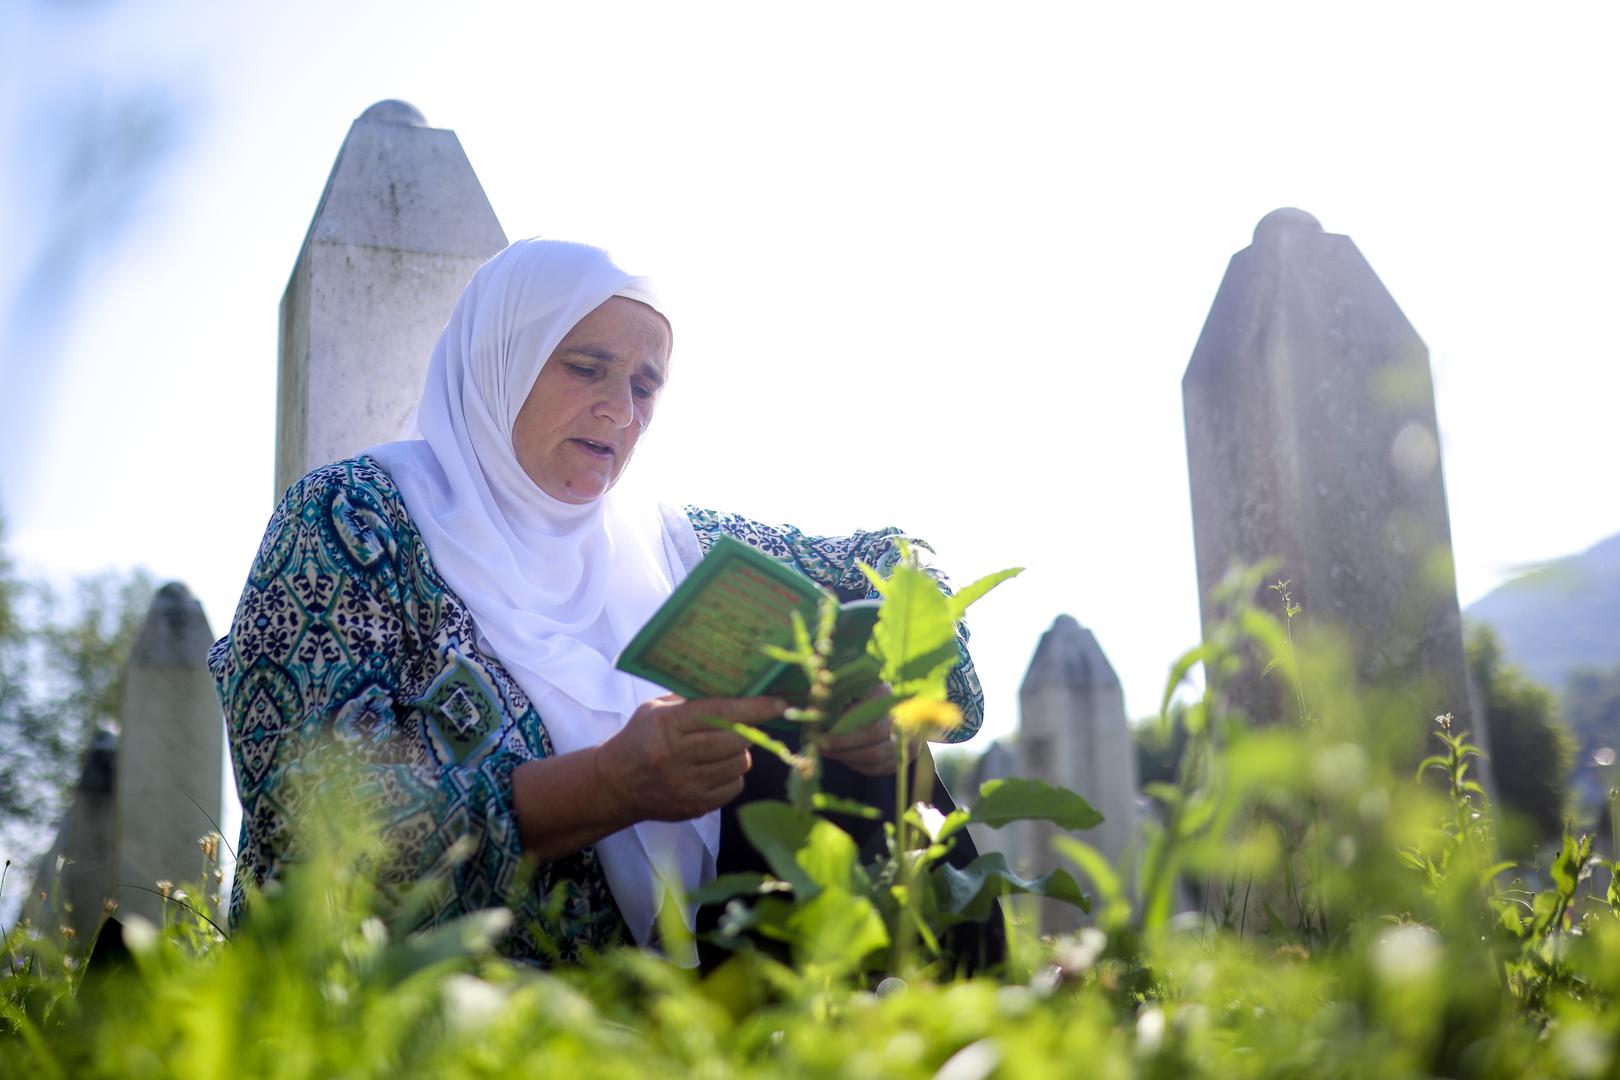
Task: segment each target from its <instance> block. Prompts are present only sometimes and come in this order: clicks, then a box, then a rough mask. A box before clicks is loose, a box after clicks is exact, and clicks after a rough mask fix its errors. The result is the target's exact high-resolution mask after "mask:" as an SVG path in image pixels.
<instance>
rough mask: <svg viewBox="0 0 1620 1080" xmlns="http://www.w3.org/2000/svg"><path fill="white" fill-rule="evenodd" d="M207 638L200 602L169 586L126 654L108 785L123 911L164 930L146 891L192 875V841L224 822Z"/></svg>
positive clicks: (219, 730) (155, 900) (195, 873)
mask: <svg viewBox="0 0 1620 1080" xmlns="http://www.w3.org/2000/svg"><path fill="white" fill-rule="evenodd" d="M213 640H214V634H213V631H211V630H210V629H209V628H208V617H207V616H206V615H204V614H203V609H202V605H201V604H199V603H198V602H197V601H196V600H195V599H194V598H193V597H192V595H191V593H190V592H189V591H188V590H187V589H186V587H185V586H184V585H181V584H179V583H178V582H171V583H169V584H168V585H165V586H163V588H161V589H159V590H158V592H157V595H156V596H154V597H153V598H152V607H151V608H150V609H149V610H148V611H147V614H146V622H145V624H144V625H142V627H141V634H140V637H138V638H137V639H136V640H135V647H134V648H133V649H132V650H131V651H130V655H129V666H128V668H126V669H125V673H124V703H123V711H122V713H121V714H120V718H119V725H120V728H121V730H120V733H119V736H118V767H117V779H116V781H115V783H114V793H115V801H116V804H117V820H118V871H117V875H118V876H117V881H116V889H117V891H116V892H115V894H114V899H116V900H117V901H118V909H119V913H120V915H122V914H123V913H125V912H131V911H133V912H138V913H140V914H142V915H145V916H146V917H147V918H149V919H151V920H152V921H154V922H157V923H159V925H161V920H162V915H163V910H162V905H163V901H162V900H161V899H160V898H159V897H157V896H154V895H153V894H152V893H151V892H148V891H146V890H149V889H152V888H153V887H154V886H155V884H156V883H157V882H158V881H170V882H173V883H175V884H176V885H178V884H179V883H180V882H182V881H191V880H195V879H197V878H198V877H199V876H200V872H201V870H202V852H201V851H200V850H199V849H198V847H197V840H198V838H199V837H201V836H203V835H205V834H207V833H208V832H209V831H211V830H212V829H213V828H214V825H215V823H217V822H218V821H220V820H221V818H222V817H223V807H222V799H223V785H222V783H221V781H222V780H223V776H222V772H221V768H220V763H221V761H222V759H223V756H224V748H225V724H224V720H223V718H222V717H221V716H220V712H219V699H218V698H217V697H216V696H215V694H214V681H213V678H212V676H210V675H209V673H208V663H207V660H208V647H209V645H210V644H212V643H213ZM204 884H205V887H207V888H210V889H211V888H213V883H212V882H205V883H204ZM201 899H202V898H201V897H194V898H193V902H194V904H196V906H200V901H201Z"/></svg>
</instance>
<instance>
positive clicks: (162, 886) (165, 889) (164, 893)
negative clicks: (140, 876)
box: [157, 880, 174, 900]
mask: <svg viewBox="0 0 1620 1080" xmlns="http://www.w3.org/2000/svg"><path fill="white" fill-rule="evenodd" d="M157 891H158V895H159V896H161V897H163V899H165V900H167V899H168V898H169V894H170V893H172V892H174V882H172V881H168V880H164V881H160V882H158V883H157Z"/></svg>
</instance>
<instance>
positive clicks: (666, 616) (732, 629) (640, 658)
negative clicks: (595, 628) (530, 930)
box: [618, 536, 879, 705]
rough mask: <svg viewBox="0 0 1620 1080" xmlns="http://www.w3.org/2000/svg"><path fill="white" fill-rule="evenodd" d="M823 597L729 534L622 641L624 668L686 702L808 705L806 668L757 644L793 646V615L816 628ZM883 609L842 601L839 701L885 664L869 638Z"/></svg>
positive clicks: (836, 663) (835, 696) (868, 684)
mask: <svg viewBox="0 0 1620 1080" xmlns="http://www.w3.org/2000/svg"><path fill="white" fill-rule="evenodd" d="M823 595H824V594H823V593H822V591H821V589H820V588H819V587H818V586H817V585H816V584H815V583H814V582H812V581H811V580H810V579H809V578H807V577H805V576H804V575H803V574H800V573H799V572H798V571H796V570H794V569H793V568H792V567H790V566H787V565H785V564H783V563H779V562H777V561H776V560H775V559H773V558H771V557H770V556H769V555H766V554H765V553H763V552H761V551H758V550H756V549H754V548H752V547H749V546H748V545H747V544H745V543H743V542H742V541H740V540H733V539H732V538H731V537H729V536H722V537H720V538H719V539H717V540H716V541H715V542H714V544H713V546H711V547H710V548H709V553H708V554H707V555H705V556H704V557H703V560H702V561H701V562H699V563H698V564H697V566H696V567H694V568H693V570H692V572H691V573H690V574H688V575H687V576H686V580H684V581H682V582H681V583H680V585H678V586H676V588H675V591H674V592H673V593H671V594H670V596H669V599H668V600H665V601H664V604H663V606H662V607H660V608H659V609H658V610H657V611H655V612H653V615H652V618H650V619H648V620H647V625H645V626H643V627H642V628H641V630H640V631H638V632H637V634H636V636H635V637H634V638H632V639H631V641H630V644H628V645H626V646H625V647H624V652H622V653H621V654H620V655H619V661H618V668H619V670H621V671H627V672H629V673H630V674H631V675H635V676H637V677H639V678H642V679H646V680H647V681H648V682H654V683H657V684H658V685H659V686H662V687H664V688H665V689H668V690H673V691H674V692H675V693H677V694H680V695H681V696H682V697H686V698H704V697H752V696H754V695H756V694H774V695H776V696H778V697H781V698H783V699H784V700H785V701H787V702H788V703H789V704H790V705H803V704H805V703H806V701H807V699H808V697H809V692H810V684H809V682H808V681H806V679H805V677H804V672H803V671H802V670H801V669H800V668H798V667H797V666H796V665H793V664H788V663H784V662H783V661H781V660H777V659H774V658H772V657H770V656H767V655H766V654H765V653H764V651H763V650H762V649H761V648H760V646H762V645H776V646H780V647H782V648H792V646H793V612H795V611H797V612H799V614H800V615H802V616H803V617H804V621H805V624H806V626H808V627H809V628H810V629H811V632H812V633H814V630H815V626H816V618H817V607H818V605H819V604H820V602H821V598H822V596H823ZM878 606H879V601H877V600H853V601H850V602H848V603H845V604H842V605H840V608H839V613H838V622H837V625H836V627H835V629H834V632H833V653H832V658H831V665H830V666H831V669H832V670H834V671H840V670H842V671H843V675H842V676H841V677H840V678H839V679H838V680H837V681H836V682H835V683H834V684H833V688H832V690H833V693H832V700H833V701H834V703H835V704H839V705H841V704H843V703H847V702H849V701H852V700H855V699H856V698H859V697H862V696H864V695H865V694H866V693H867V692H868V691H870V690H871V688H872V687H873V686H875V685H877V682H878V664H877V661H876V660H875V659H873V658H872V657H870V656H869V655H867V652H866V643H867V641H868V640H869V639H870V638H871V636H872V629H873V627H874V626H876V625H877V613H878Z"/></svg>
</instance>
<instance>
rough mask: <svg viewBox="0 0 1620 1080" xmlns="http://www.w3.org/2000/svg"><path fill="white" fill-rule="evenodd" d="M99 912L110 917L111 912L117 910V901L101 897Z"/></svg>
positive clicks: (108, 897)
mask: <svg viewBox="0 0 1620 1080" xmlns="http://www.w3.org/2000/svg"><path fill="white" fill-rule="evenodd" d="M101 910H102V911H103V912H104V913H105V914H108V915H111V914H112V913H113V912H115V911H117V910H118V901H117V900H114V899H113V898H112V897H110V896H104V897H102V899H101Z"/></svg>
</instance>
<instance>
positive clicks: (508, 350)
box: [367, 240, 720, 944]
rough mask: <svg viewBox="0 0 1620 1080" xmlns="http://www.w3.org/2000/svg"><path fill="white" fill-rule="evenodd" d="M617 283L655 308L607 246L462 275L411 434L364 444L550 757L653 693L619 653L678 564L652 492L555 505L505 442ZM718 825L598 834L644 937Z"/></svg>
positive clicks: (558, 246)
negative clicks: (540, 727)
mask: <svg viewBox="0 0 1620 1080" xmlns="http://www.w3.org/2000/svg"><path fill="white" fill-rule="evenodd" d="M613 296H627V297H629V298H631V299H634V300H639V301H641V302H642V303H645V304H647V305H648V306H650V307H652V308H653V309H654V310H655V311H656V310H659V306H658V300H657V296H656V294H655V292H654V290H653V288H652V286H651V284H650V283H649V282H647V281H646V280H645V279H643V278H639V277H634V276H632V275H630V274H628V273H626V272H625V271H624V270H621V269H620V268H619V267H618V266H616V265H615V264H614V262H613V260H612V258H611V257H610V256H609V255H608V254H607V252H605V251H601V250H600V249H597V248H593V247H588V246H586V245H583V244H571V243H564V242H561V241H556V240H519V241H517V242H516V243H514V244H512V245H511V246H510V247H508V248H506V249H505V250H504V251H502V252H501V253H500V254H498V255H496V256H495V257H494V258H492V259H490V260H489V261H488V262H487V263H485V264H484V265H483V266H482V267H481V268H479V270H478V272H477V273H476V274H474V275H473V279H472V281H471V282H470V283H469V284H468V285H467V288H466V290H465V291H464V292H463V293H462V294H461V299H460V300H458V301H457V302H456V306H455V310H454V311H453V312H452V313H451V315H450V321H449V322H448V323H446V324H445V328H444V333H443V334H442V335H441V336H440V337H439V343H438V344H437V345H436V346H435V347H434V349H433V359H432V362H431V363H430V364H429V366H428V374H427V385H426V386H425V387H424V389H423V391H422V400H421V403H420V404H419V405H418V406H417V416H416V424H417V429H418V431H419V432H420V435H421V438H419V439H415V440H410V441H406V442H396V443H388V444H386V445H384V446H378V447H375V448H373V449H371V450H369V451H367V453H369V454H371V455H372V456H373V457H375V458H376V459H377V460H378V461H380V462H381V463H382V465H383V467H384V468H386V469H387V470H388V473H389V475H390V476H392V477H393V479H394V483H395V484H397V485H398V487H399V490H400V493H401V494H402V495H403V496H404V498H405V506H406V508H407V509H408V510H409V511H410V514H411V518H412V520H413V521H414V523H415V525H416V527H417V529H418V531H419V532H420V533H421V534H422V539H423V540H424V541H425V542H426V544H427V547H428V552H429V553H430V554H431V555H432V557H433V563H434V565H435V566H436V567H437V569H438V571H439V574H440V575H441V576H442V577H443V578H444V580H445V583H446V584H447V585H449V586H450V588H451V589H452V590H453V591H454V592H455V593H456V595H457V596H458V597H460V598H461V601H462V602H463V603H464V604H466V606H467V608H468V610H469V611H470V612H471V613H472V617H473V621H474V623H475V624H476V625H477V628H478V645H479V648H480V649H481V650H484V651H487V652H489V653H493V654H494V655H495V656H496V657H498V658H499V659H500V661H501V663H502V664H503V665H505V667H506V669H507V671H509V672H511V674H512V676H513V677H514V678H515V679H516V680H517V682H518V685H519V686H521V687H522V688H523V691H524V693H525V694H527V695H528V698H529V700H530V702H531V703H533V705H534V707H535V709H536V710H538V712H539V714H540V717H541V719H542V720H543V721H544V723H545V726H546V731H547V733H548V734H549V735H550V737H551V743H552V747H553V749H554V750H555V751H556V752H557V753H558V754H567V753H571V752H573V751H576V750H583V749H586V748H588V747H591V746H595V745H598V744H600V743H602V742H603V741H605V740H606V739H608V738H610V737H611V736H612V735H614V734H615V733H617V732H618V731H619V730H620V729H621V728H623V727H624V725H625V722H626V721H627V720H628V719H629V718H630V715H631V713H633V712H634V711H635V709H636V707H637V706H638V705H639V704H640V703H641V702H643V701H645V700H647V699H648V698H651V697H656V696H657V695H658V694H660V693H662V691H661V690H660V689H659V688H658V687H656V686H654V685H652V684H651V683H647V682H643V681H641V680H639V679H635V678H632V677H631V676H629V675H626V674H624V673H623V672H620V671H617V670H615V669H614V666H613V663H614V660H615V658H616V657H617V656H618V654H619V651H620V650H621V649H622V648H623V646H624V645H625V644H626V643H627V642H628V641H629V640H630V638H631V637H632V636H634V634H635V633H636V631H637V630H639V629H640V628H641V626H642V624H643V623H645V622H646V620H647V618H648V617H649V616H650V615H651V614H652V613H653V612H654V611H655V610H656V609H657V608H658V606H659V604H660V603H662V602H663V600H664V599H665V598H666V597H667V596H669V594H670V592H671V591H672V589H673V588H674V584H675V582H676V581H678V580H679V579H680V577H681V576H682V575H683V573H684V571H683V568H682V564H681V562H680V560H679V559H678V558H675V557H672V555H671V549H672V541H671V540H670V539H669V538H667V537H666V536H665V530H664V524H663V517H662V515H661V514H660V511H659V509H658V507H657V506H656V504H654V503H652V502H650V501H648V502H641V501H640V500H637V499H634V498H632V497H629V496H627V495H625V494H623V493H622V491H621V489H620V488H618V487H617V486H615V487H614V488H613V489H611V490H609V491H608V492H607V493H606V494H604V495H602V496H601V497H600V498H597V499H594V500H592V501H591V502H588V503H584V504H579V505H575V504H570V503H565V502H562V501H560V500H558V499H555V498H553V497H552V496H550V495H547V494H546V493H545V492H544V491H542V490H541V489H540V487H539V486H538V485H537V484H535V482H534V481H533V480H531V479H530V478H529V476H528V474H527V473H525V472H524V471H523V467H522V466H521V465H520V464H519V463H518V460H517V456H516V454H515V453H514V452H513V449H512V427H513V425H514V423H515V422H516V421H517V416H518V410H519V409H521V408H522V407H523V403H524V401H525V400H526V399H527V397H528V395H529V392H530V389H531V388H532V387H533V386H534V382H535V379H536V377H537V376H538V375H539V374H540V369H541V367H542V366H544V364H545V362H546V360H547V359H548V358H549V357H550V356H551V354H552V352H553V350H555V349H556V347H557V345H558V343H559V342H561V341H562V339H563V337H564V336H565V335H567V333H568V332H569V331H570V330H572V329H573V327H574V325H575V324H576V323H578V322H579V321H580V319H582V318H584V317H585V316H586V315H587V314H589V313H590V312H591V311H593V310H594V309H595V308H597V307H598V306H599V305H601V304H602V303H604V302H605V301H606V300H608V299H609V298H610V297H613ZM660 314H663V313H662V312H661V311H660ZM719 837H720V815H719V812H718V811H712V812H710V813H708V814H705V815H703V816H702V817H700V818H697V819H694V820H692V821H684V822H654V821H647V822H641V823H639V824H637V825H634V826H632V827H631V828H628V829H624V830H622V831H620V832H617V833H614V834H612V835H611V836H608V837H605V838H603V839H602V840H599V841H597V843H596V845H595V846H596V851H597V855H598V857H599V858H600V860H601V863H602V870H603V873H604V875H605V877H606V878H607V882H608V886H609V888H611V889H612V891H613V898H614V900H615V901H616V902H617V904H618V906H619V911H620V913H621V914H622V915H623V916H624V918H625V921H626V923H627V924H628V926H629V929H630V931H631V933H632V934H633V935H634V937H635V939H636V941H637V942H639V943H642V944H646V943H647V942H648V941H649V940H651V939H652V937H653V936H654V933H653V931H654V923H655V921H656V916H657V912H658V907H659V904H660V903H661V901H662V898H663V895H664V886H663V884H662V883H661V882H660V880H659V878H660V875H665V876H666V877H667V878H669V879H671V883H672V884H673V883H675V882H678V883H679V884H680V885H681V886H682V887H683V888H684V889H685V890H686V891H687V892H690V891H691V890H692V889H693V888H695V887H696V886H697V885H700V884H702V883H703V882H705V881H707V880H709V879H710V878H712V877H713V876H714V857H715V851H716V849H717V847H718V845H719ZM687 917H688V919H690V912H688V913H687Z"/></svg>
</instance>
